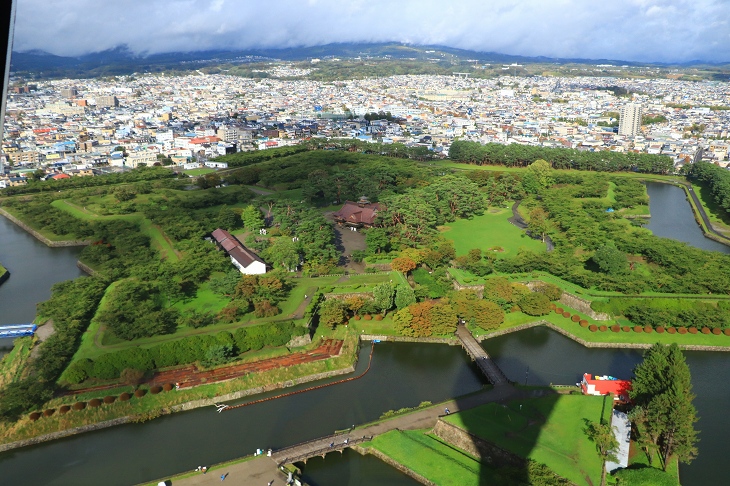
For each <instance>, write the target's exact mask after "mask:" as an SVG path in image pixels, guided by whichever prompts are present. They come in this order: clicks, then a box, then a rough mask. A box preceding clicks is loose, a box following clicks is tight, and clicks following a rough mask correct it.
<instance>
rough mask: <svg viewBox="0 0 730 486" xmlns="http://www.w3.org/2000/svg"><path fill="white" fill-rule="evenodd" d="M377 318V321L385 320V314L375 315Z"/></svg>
mask: <svg viewBox="0 0 730 486" xmlns="http://www.w3.org/2000/svg"><path fill="white" fill-rule="evenodd" d="M375 320H376V321H382V320H383V316H382V315H381V314H378V315H377V316H375Z"/></svg>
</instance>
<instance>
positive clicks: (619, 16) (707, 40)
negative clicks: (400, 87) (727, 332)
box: [14, 0, 730, 61]
mask: <svg viewBox="0 0 730 486" xmlns="http://www.w3.org/2000/svg"><path fill="white" fill-rule="evenodd" d="M729 20H730V5H728V2H727V1H726V0H695V1H689V0H654V1H651V0H614V1H613V2H587V1H585V0H553V1H547V0H523V1H521V2H516V1H514V0H510V1H507V0H491V1H486V0H462V1H459V0H453V1H444V0H399V1H393V0H349V1H342V0H309V1H308V2H303V1H301V0H278V1H276V2H261V1H260V0H244V1H237V2H232V1H230V0H229V1H225V0H127V1H126V2H104V1H99V0H54V1H51V2H49V1H48V0H18V5H17V19H16V26H15V44H14V49H15V50H16V51H25V50H30V49H41V50H45V51H48V52H52V53H54V54H59V55H79V54H83V53H87V52H93V51H99V50H104V49H111V48H114V47H117V46H119V45H127V46H128V47H129V48H130V49H131V50H132V51H134V52H136V53H142V54H144V53H158V52H169V51H196V50H207V49H218V48H223V49H246V48H255V47H293V46H309V45H318V44H327V43H333V42H384V41H398V42H411V43H415V44H441V45H448V46H453V47H460V48H465V49H474V50H479V51H495V52H501V53H505V54H518V55H527V56H539V55H542V56H551V57H580V58H593V59H597V58H609V59H620V60H642V61H685V60H692V59H703V60H711V61H730V31H728V29H726V28H718V27H717V26H718V25H721V26H726V25H727V24H728V21H729Z"/></svg>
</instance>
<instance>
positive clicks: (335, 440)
mask: <svg viewBox="0 0 730 486" xmlns="http://www.w3.org/2000/svg"><path fill="white" fill-rule="evenodd" d="M371 439H372V436H369V437H367V436H364V435H361V436H359V437H357V436H356V434H352V433H344V434H333V435H328V436H327V437H320V438H318V439H314V440H309V441H307V442H302V443H300V444H296V445H293V446H291V447H286V448H284V449H279V450H278V451H275V452H273V453H272V454H271V459H273V460H274V462H275V463H276V465H277V466H281V465H283V464H292V463H295V462H307V459H311V458H313V457H317V456H321V457H324V456H326V455H327V453H329V452H334V451H340V452H342V451H343V450H345V449H347V448H348V447H350V446H353V445H356V444H360V443H362V442H366V441H368V440H371Z"/></svg>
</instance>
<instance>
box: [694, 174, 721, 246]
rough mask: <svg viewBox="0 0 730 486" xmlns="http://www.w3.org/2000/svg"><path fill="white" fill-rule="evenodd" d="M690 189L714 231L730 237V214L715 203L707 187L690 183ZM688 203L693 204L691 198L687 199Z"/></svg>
mask: <svg viewBox="0 0 730 486" xmlns="http://www.w3.org/2000/svg"><path fill="white" fill-rule="evenodd" d="M691 187H692V190H693V191H694V192H695V194H696V195H697V198H698V199H699V200H700V204H702V208H703V209H704V210H705V214H707V217H708V218H709V219H710V223H712V226H713V227H714V228H715V230H716V231H717V232H718V233H721V234H724V235H726V236H728V237H730V214H728V212H727V211H725V210H724V209H723V208H721V207H720V206H719V205H718V204H717V203H716V202H715V198H714V197H712V193H711V192H710V189H709V188H708V187H706V186H703V185H700V184H697V183H692V186H691ZM689 201H690V203H693V202H694V201H692V199H691V198H689ZM693 207H694V204H693Z"/></svg>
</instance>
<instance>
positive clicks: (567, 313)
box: [563, 311, 570, 319]
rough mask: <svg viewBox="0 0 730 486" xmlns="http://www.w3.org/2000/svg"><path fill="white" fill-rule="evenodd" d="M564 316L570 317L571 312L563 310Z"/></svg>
mask: <svg viewBox="0 0 730 486" xmlns="http://www.w3.org/2000/svg"><path fill="white" fill-rule="evenodd" d="M563 317H565V318H566V319H567V318H568V317H570V312H568V311H565V312H563Z"/></svg>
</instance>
